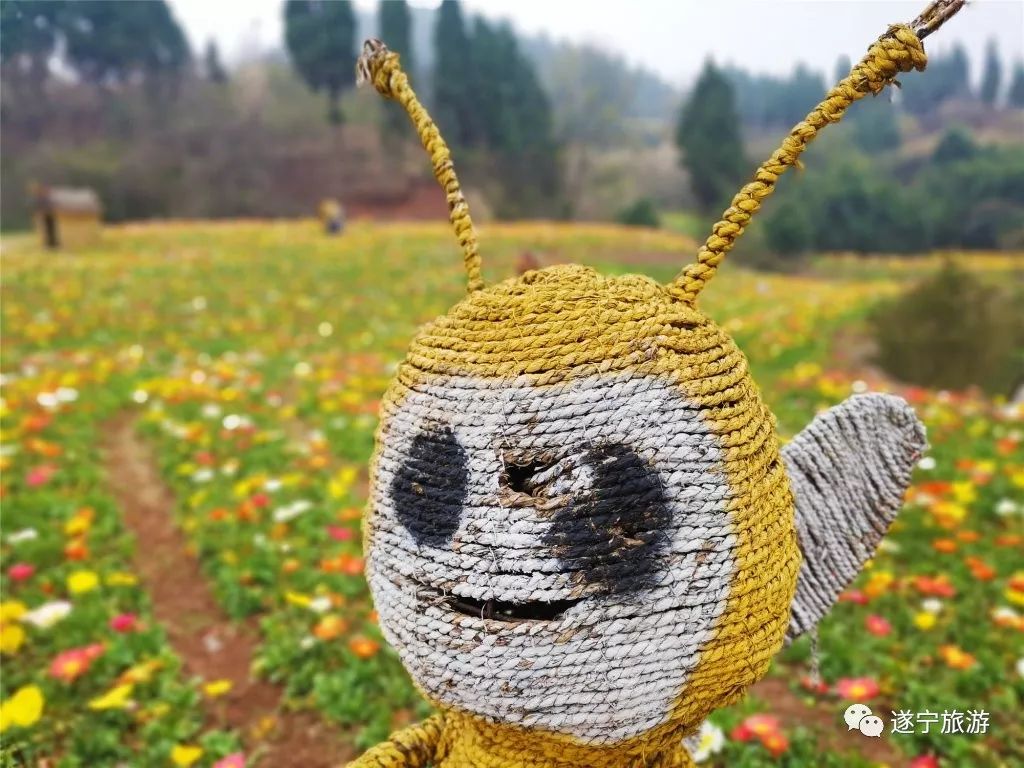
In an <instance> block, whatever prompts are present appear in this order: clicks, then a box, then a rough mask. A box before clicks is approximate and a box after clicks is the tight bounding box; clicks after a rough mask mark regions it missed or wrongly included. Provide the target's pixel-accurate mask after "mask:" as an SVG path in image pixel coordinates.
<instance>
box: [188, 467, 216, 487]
mask: <svg viewBox="0 0 1024 768" xmlns="http://www.w3.org/2000/svg"><path fill="white" fill-rule="evenodd" d="M212 479H213V470H212V469H210V468H209V467H203V468H202V469H197V470H196V471H195V472H193V473H192V482H193V483H208V482H210V480H212Z"/></svg>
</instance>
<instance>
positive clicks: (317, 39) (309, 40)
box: [284, 0, 356, 124]
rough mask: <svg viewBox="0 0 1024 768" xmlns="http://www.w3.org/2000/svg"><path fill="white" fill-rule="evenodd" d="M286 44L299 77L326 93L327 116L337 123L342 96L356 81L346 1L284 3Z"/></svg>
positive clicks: (351, 25)
mask: <svg viewBox="0 0 1024 768" xmlns="http://www.w3.org/2000/svg"><path fill="white" fill-rule="evenodd" d="M284 33H285V44H286V45H287V47H288V54H289V56H290V57H291V60H292V64H293V65H294V66H295V69H296V71H297V72H298V73H299V76H300V77H301V78H302V79H303V81H305V83H306V85H307V86H309V88H310V89H311V90H313V91H316V92H320V91H323V92H324V93H326V94H327V117H328V119H329V120H330V121H331V122H332V123H335V124H337V123H340V122H341V121H342V116H341V95H342V93H344V92H345V90H346V89H348V88H350V87H351V86H352V84H353V83H354V82H355V78H354V76H353V74H352V72H353V67H354V66H355V60H356V17H355V13H354V12H353V10H352V3H351V2H350V1H349V0H287V2H286V3H285V6H284Z"/></svg>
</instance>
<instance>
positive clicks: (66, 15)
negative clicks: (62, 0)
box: [59, 0, 190, 85]
mask: <svg viewBox="0 0 1024 768" xmlns="http://www.w3.org/2000/svg"><path fill="white" fill-rule="evenodd" d="M59 24H60V28H61V31H62V32H63V34H64V39H65V42H66V45H67V50H66V57H67V60H68V63H70V64H71V66H72V67H73V68H74V69H75V71H76V72H77V73H78V74H79V75H80V76H81V77H83V78H84V79H86V80H88V81H89V82H92V83H95V84H98V85H105V84H109V83H125V82H128V81H129V80H131V79H133V78H136V77H139V76H142V77H145V78H152V77H155V76H160V75H165V74H171V75H176V74H178V73H180V72H181V71H182V70H183V69H184V67H185V65H186V64H187V63H188V62H189V58H190V53H189V48H188V41H187V40H186V38H185V33H184V32H182V30H181V27H180V26H178V23H177V21H175V19H174V16H173V15H172V13H171V9H170V6H169V5H168V4H167V3H166V2H165V0H153V2H146V3H108V2H102V0H78V2H74V3H67V4H66V5H65V7H64V12H63V13H62V14H61V15H60V17H59Z"/></svg>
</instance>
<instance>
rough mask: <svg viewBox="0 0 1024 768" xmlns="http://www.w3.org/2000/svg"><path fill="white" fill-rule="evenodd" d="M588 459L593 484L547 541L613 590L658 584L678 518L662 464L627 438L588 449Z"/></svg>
mask: <svg viewBox="0 0 1024 768" xmlns="http://www.w3.org/2000/svg"><path fill="white" fill-rule="evenodd" d="M583 462H584V464H586V465H587V466H589V467H590V469H591V476H592V481H591V484H590V488H589V490H588V491H586V492H585V494H584V495H583V496H582V497H580V498H577V499H574V500H573V501H572V502H571V503H570V504H569V505H567V506H566V507H565V508H563V509H561V510H559V511H558V513H557V514H556V515H555V519H554V523H553V525H552V528H551V530H550V531H549V532H548V533H547V535H546V536H545V540H546V543H547V544H548V545H549V546H551V547H553V548H554V550H555V552H556V553H557V554H558V556H559V558H560V559H561V560H562V561H563V562H564V563H565V566H566V567H567V568H569V569H572V570H573V571H576V572H578V573H579V574H580V576H581V577H582V578H583V579H584V581H585V582H586V583H588V584H595V583H601V584H603V585H604V590H603V591H605V592H607V593H622V592H630V591H635V590H638V589H645V588H647V587H650V586H652V584H653V583H654V581H655V579H656V578H657V571H658V568H659V560H660V557H661V555H662V553H663V552H664V550H665V549H666V547H667V545H668V539H669V524H670V523H671V521H672V510H671V509H670V507H669V504H668V500H667V499H666V498H665V494H664V491H663V490H662V485H661V481H660V479H659V477H658V474H657V472H656V470H655V469H654V468H653V467H651V466H650V465H649V464H648V463H647V462H645V461H644V460H643V459H642V458H641V457H640V456H639V455H638V454H637V453H636V451H634V450H633V449H632V448H630V447H629V446H627V445H621V444H612V445H605V446H601V447H599V448H595V449H593V450H591V451H588V452H587V454H586V455H585V456H584V458H583Z"/></svg>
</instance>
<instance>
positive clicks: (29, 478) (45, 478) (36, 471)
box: [25, 464, 57, 488]
mask: <svg viewBox="0 0 1024 768" xmlns="http://www.w3.org/2000/svg"><path fill="white" fill-rule="evenodd" d="M55 474H57V468H56V467H55V466H53V465H52V464H40V465H39V466H38V467H32V469H30V470H29V471H28V472H27V473H26V474H25V484H26V485H27V486H28V487H29V488H38V487H39V486H41V485H46V484H47V483H48V482H50V478H51V477H53V476H54V475H55Z"/></svg>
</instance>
